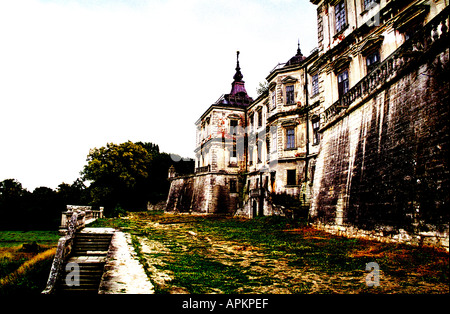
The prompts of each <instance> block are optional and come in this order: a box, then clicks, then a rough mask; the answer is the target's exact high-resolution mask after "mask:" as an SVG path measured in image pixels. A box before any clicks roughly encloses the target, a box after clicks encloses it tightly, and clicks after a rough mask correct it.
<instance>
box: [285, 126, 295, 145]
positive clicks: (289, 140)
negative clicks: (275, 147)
mask: <svg viewBox="0 0 450 314" xmlns="http://www.w3.org/2000/svg"><path fill="white" fill-rule="evenodd" d="M290 132H292V133H290ZM296 148H297V147H296V145H295V126H292V127H287V128H286V150H292V149H296Z"/></svg>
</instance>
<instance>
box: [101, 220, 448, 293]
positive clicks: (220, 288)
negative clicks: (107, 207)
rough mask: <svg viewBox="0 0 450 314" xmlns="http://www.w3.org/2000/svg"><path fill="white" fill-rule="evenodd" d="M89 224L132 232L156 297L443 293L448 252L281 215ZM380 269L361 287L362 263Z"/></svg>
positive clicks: (136, 248)
mask: <svg viewBox="0 0 450 314" xmlns="http://www.w3.org/2000/svg"><path fill="white" fill-rule="evenodd" d="M94 225H96V226H109V227H116V228H120V229H122V230H124V231H126V232H129V233H131V235H132V240H133V244H134V247H135V250H136V252H137V253H138V256H139V259H140V261H141V263H142V264H143V265H144V268H145V269H146V272H147V275H148V276H149V278H150V280H151V281H152V282H153V284H154V285H155V287H156V291H157V293H449V286H448V279H449V261H448V257H449V255H448V253H447V252H445V251H442V250H437V249H434V248H427V247H413V246H408V245H400V244H387V243H380V242H376V241H368V240H361V239H349V238H345V237H339V236H334V235H330V234H328V233H325V232H323V231H319V230H316V229H314V228H312V227H310V226H307V225H305V224H301V223H300V222H292V221H288V220H286V219H285V218H283V217H261V218H255V219H238V218H230V217H224V216H191V215H170V214H164V213H161V212H145V213H130V214H129V215H128V216H127V217H123V218H115V219H102V220H98V221H96V222H94ZM369 262H376V263H377V264H378V265H379V268H380V285H379V286H378V287H368V286H367V285H366V276H368V274H369V271H366V270H365V266H366V263H369Z"/></svg>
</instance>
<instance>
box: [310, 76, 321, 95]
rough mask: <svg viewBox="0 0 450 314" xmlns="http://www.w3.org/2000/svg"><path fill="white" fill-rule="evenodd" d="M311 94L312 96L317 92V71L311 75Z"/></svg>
mask: <svg viewBox="0 0 450 314" xmlns="http://www.w3.org/2000/svg"><path fill="white" fill-rule="evenodd" d="M311 94H312V95H311V96H313V97H314V96H316V95H318V94H319V73H316V74H314V75H313V76H312V77H311Z"/></svg>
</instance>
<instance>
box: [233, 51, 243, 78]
mask: <svg viewBox="0 0 450 314" xmlns="http://www.w3.org/2000/svg"><path fill="white" fill-rule="evenodd" d="M239 53H240V52H239V51H236V73H235V74H234V76H233V79H234V81H235V82H242V78H243V77H244V76H243V75H242V73H241V68H240V66H239Z"/></svg>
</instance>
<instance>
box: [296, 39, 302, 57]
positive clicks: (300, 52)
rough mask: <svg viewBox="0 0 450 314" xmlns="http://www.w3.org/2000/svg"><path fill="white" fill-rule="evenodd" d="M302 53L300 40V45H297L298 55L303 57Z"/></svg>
mask: <svg viewBox="0 0 450 314" xmlns="http://www.w3.org/2000/svg"><path fill="white" fill-rule="evenodd" d="M301 54H302V51H301V50H300V39H299V40H298V45H297V55H301Z"/></svg>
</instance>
